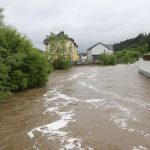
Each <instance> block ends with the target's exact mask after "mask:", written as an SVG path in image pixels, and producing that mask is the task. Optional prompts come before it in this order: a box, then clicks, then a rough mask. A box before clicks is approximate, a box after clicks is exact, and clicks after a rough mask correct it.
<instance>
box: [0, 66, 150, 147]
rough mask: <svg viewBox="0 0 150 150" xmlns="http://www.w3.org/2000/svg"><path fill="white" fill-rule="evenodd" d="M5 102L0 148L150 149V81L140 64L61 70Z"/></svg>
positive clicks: (0, 107)
mask: <svg viewBox="0 0 150 150" xmlns="http://www.w3.org/2000/svg"><path fill="white" fill-rule="evenodd" d="M9 99H10V100H8V101H7V102H6V103H3V104H1V105H0V150H150V79H148V78H146V77H145V76H143V75H140V74H138V66H137V65H136V64H133V65H118V66H114V67H112V66H110V67H99V66H82V67H74V68H72V69H71V70H68V71H56V72H54V73H53V74H52V75H50V77H49V82H48V84H47V86H46V87H44V88H39V89H33V90H29V91H26V92H20V93H16V94H14V95H13V96H12V97H10V98H9Z"/></svg>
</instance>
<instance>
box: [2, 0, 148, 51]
mask: <svg viewBox="0 0 150 150" xmlns="http://www.w3.org/2000/svg"><path fill="white" fill-rule="evenodd" d="M0 6H2V7H4V8H5V12H4V15H5V22H6V23H7V24H9V25H13V26H15V27H16V28H17V29H18V31H19V32H21V33H24V34H26V35H27V37H28V38H29V39H31V40H32V42H33V44H34V45H35V46H37V47H38V48H42V47H43V46H42V43H43V39H44V38H45V37H46V35H48V34H49V33H50V32H54V33H58V32H59V31H65V32H66V33H67V34H68V35H69V36H70V37H72V38H74V39H75V41H76V43H77V44H78V45H79V50H80V51H85V50H86V49H87V48H88V47H90V46H92V45H93V44H95V43H97V42H102V43H105V44H113V43H116V42H119V41H121V40H125V39H127V38H130V37H134V36H136V35H137V34H139V33H140V32H147V33H149V32H150V0H0Z"/></svg>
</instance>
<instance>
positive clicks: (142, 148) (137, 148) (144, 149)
mask: <svg viewBox="0 0 150 150" xmlns="http://www.w3.org/2000/svg"><path fill="white" fill-rule="evenodd" d="M132 150H148V149H147V148H146V147H144V146H141V145H140V146H138V147H136V146H134V147H133V148H132Z"/></svg>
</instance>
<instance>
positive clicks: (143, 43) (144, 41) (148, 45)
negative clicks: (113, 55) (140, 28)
mask: <svg viewBox="0 0 150 150" xmlns="http://www.w3.org/2000/svg"><path fill="white" fill-rule="evenodd" d="M113 46H114V50H115V51H122V50H127V51H137V52H139V53H141V54H144V53H146V52H148V51H150V33H149V34H143V33H140V34H139V35H138V36H137V37H135V38H131V39H127V40H125V41H122V42H120V43H116V44H114V45H113Z"/></svg>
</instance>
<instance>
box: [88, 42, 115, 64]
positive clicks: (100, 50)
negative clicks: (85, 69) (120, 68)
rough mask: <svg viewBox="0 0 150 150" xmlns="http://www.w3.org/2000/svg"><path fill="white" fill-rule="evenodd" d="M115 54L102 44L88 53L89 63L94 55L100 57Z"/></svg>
mask: <svg viewBox="0 0 150 150" xmlns="http://www.w3.org/2000/svg"><path fill="white" fill-rule="evenodd" d="M104 52H105V53H110V54H111V53H113V50H109V49H108V48H107V47H105V46H103V45H102V44H98V45H97V46H95V47H93V48H92V49H90V50H88V51H87V56H88V61H92V60H93V56H92V55H100V54H102V53H104Z"/></svg>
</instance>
